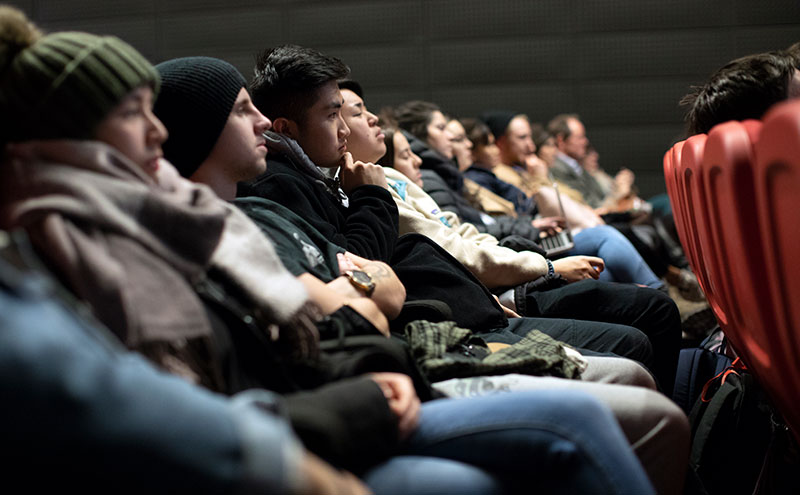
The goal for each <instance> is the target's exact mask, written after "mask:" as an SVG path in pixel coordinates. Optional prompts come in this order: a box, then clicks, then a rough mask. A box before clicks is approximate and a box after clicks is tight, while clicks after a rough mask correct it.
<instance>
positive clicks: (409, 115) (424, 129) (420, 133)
mask: <svg viewBox="0 0 800 495" xmlns="http://www.w3.org/2000/svg"><path fill="white" fill-rule="evenodd" d="M441 111H442V110H441V109H440V108H439V106H438V105H437V104H435V103H431V102H429V101H421V100H412V101H407V102H405V103H403V104H402V105H400V106H399V107H397V108H395V110H394V120H395V121H396V122H397V125H398V127H400V129H403V130H405V131H408V132H410V133H411V135H413V136H414V137H416V138H417V139H420V140H422V141H427V140H428V124H430V123H431V118H432V117H431V116H432V115H433V113H434V112H441Z"/></svg>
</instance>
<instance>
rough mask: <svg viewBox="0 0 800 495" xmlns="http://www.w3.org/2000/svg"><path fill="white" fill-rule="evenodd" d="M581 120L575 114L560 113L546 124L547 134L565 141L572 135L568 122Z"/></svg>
mask: <svg viewBox="0 0 800 495" xmlns="http://www.w3.org/2000/svg"><path fill="white" fill-rule="evenodd" d="M570 119H575V120H581V118H580V117H579V116H578V114H577V113H562V114H560V115H556V116H555V117H553V118H552V119H550V122H549V123H548V124H547V132H549V133H550V134H552V135H553V137H558V136H561V137H562V138H564V139H566V138H568V137H569V136H570V135H571V134H572V129H570V128H569V120H570Z"/></svg>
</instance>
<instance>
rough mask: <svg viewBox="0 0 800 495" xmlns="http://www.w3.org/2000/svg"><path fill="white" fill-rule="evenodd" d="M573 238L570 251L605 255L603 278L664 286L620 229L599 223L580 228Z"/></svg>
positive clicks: (658, 286)
mask: <svg viewBox="0 0 800 495" xmlns="http://www.w3.org/2000/svg"><path fill="white" fill-rule="evenodd" d="M573 240H574V241H575V247H574V248H572V250H571V251H569V253H568V255H578V254H581V255H586V256H598V257H600V258H603V261H605V263H606V268H605V270H603V272H601V273H600V280H603V281H605V282H622V283H634V284H641V285H645V286H647V287H650V288H652V289H659V288H661V287H664V282H662V281H661V280H660V279H659V278H658V277H657V276H656V274H655V273H653V270H651V269H650V267H649V266H647V263H646V262H645V261H644V259H643V258H642V256H641V255H640V254H639V252H638V251H636V248H635V247H633V244H631V242H630V241H629V240H628V239H627V238H626V237H625V236H624V235H622V234H620V233H619V231H618V230H617V229H615V228H613V227H610V226H608V225H598V226H597V227H592V228H589V229H583V230H581V231H580V232H578V233H577V234H576V235H575V236H574V239H573Z"/></svg>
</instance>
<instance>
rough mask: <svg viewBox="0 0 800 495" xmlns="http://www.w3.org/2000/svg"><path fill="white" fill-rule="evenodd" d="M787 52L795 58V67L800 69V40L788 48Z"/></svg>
mask: <svg viewBox="0 0 800 495" xmlns="http://www.w3.org/2000/svg"><path fill="white" fill-rule="evenodd" d="M785 51H786V54H787V55H788V56H789V57H791V58H792V59H793V60H794V68H795V69H798V70H800V41H798V42H797V43H794V44H793V45H792V46H790V47H789V48H787V49H786V50H785Z"/></svg>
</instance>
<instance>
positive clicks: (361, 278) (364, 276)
mask: <svg viewBox="0 0 800 495" xmlns="http://www.w3.org/2000/svg"><path fill="white" fill-rule="evenodd" d="M352 273H353V280H355V281H356V282H358V283H359V284H364V285H369V284H371V283H372V277H370V276H369V274H368V273H365V272H362V271H361V270H353V272H352Z"/></svg>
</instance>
